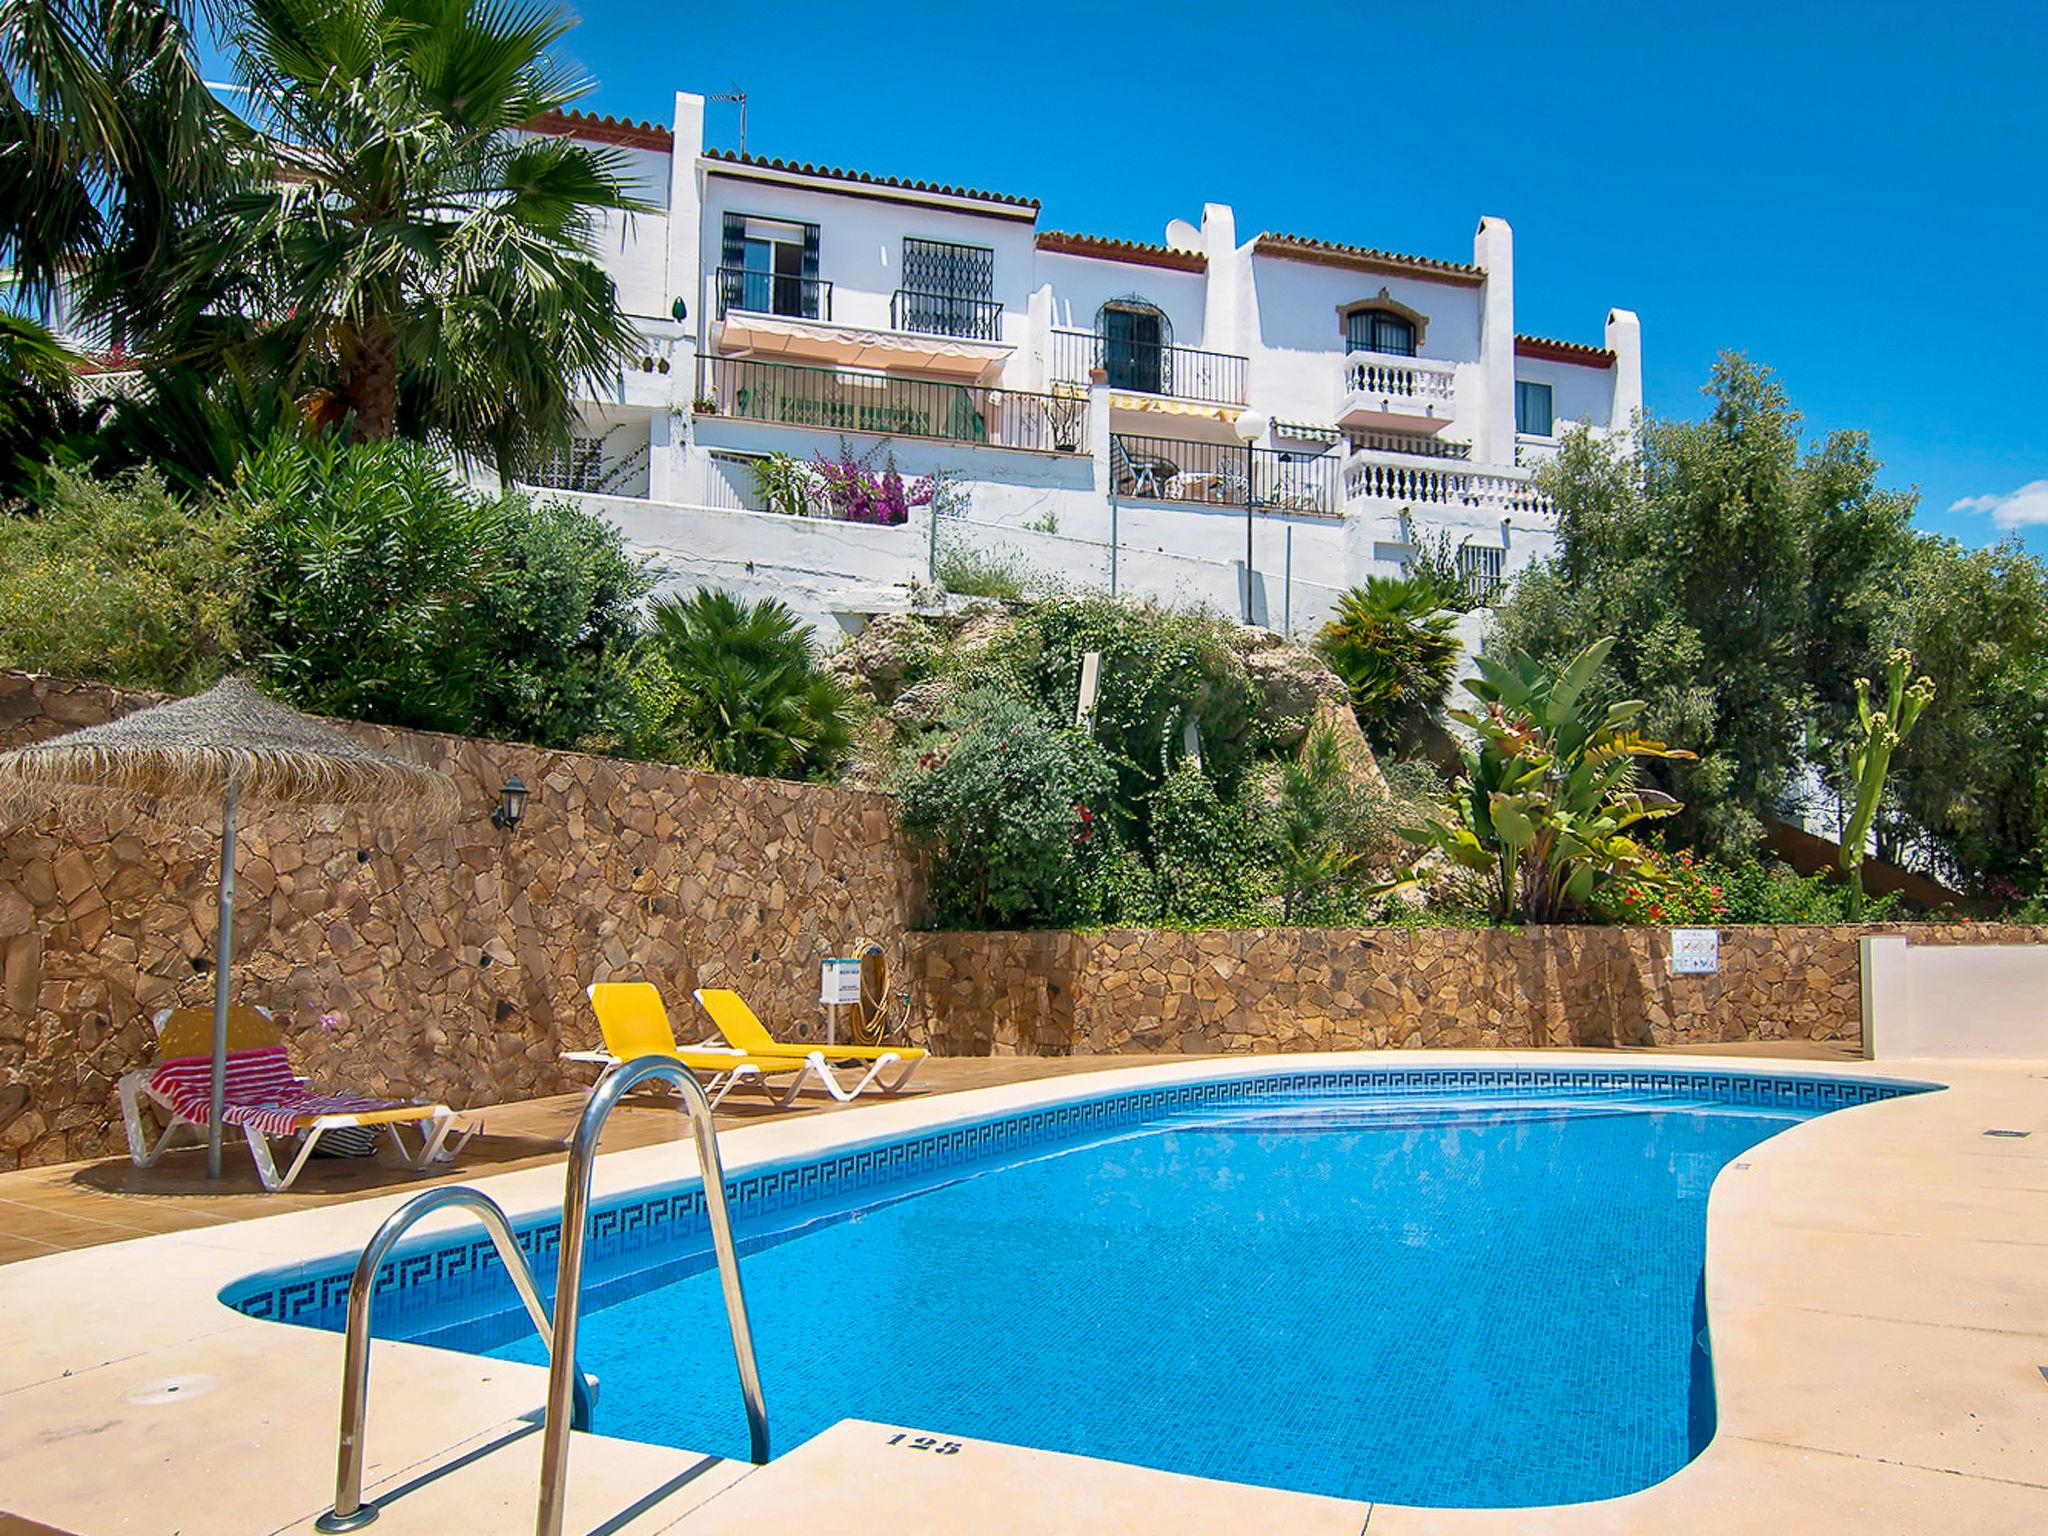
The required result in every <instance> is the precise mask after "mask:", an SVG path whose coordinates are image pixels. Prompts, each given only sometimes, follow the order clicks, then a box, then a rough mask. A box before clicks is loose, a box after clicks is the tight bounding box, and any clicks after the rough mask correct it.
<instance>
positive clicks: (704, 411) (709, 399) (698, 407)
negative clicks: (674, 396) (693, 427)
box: [690, 395, 718, 416]
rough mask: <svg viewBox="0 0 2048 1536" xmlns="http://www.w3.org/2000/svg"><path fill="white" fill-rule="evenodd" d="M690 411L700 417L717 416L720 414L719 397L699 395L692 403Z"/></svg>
mask: <svg viewBox="0 0 2048 1536" xmlns="http://www.w3.org/2000/svg"><path fill="white" fill-rule="evenodd" d="M690 409H691V410H692V411H694V412H695V413H696V414H697V415H699V416H716V415H717V414H718V397H717V396H715V395H698V396H697V397H696V398H695V399H694V400H692V401H691V402H690Z"/></svg>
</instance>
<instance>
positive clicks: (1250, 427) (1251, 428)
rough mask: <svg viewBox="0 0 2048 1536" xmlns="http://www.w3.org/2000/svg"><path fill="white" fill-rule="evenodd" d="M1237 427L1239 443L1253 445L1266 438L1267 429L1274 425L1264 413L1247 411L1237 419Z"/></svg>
mask: <svg viewBox="0 0 2048 1536" xmlns="http://www.w3.org/2000/svg"><path fill="white" fill-rule="evenodd" d="M1235 425H1236V427H1237V439H1238V441H1239V442H1241V443H1245V444H1251V443H1256V442H1257V441H1258V440H1259V439H1260V438H1262V437H1264V436H1265V435H1266V428H1268V427H1270V426H1271V425H1273V423H1272V420H1271V419H1270V418H1269V417H1268V416H1267V415H1266V414H1265V413H1264V412H1263V411H1246V412H1245V413H1244V414H1243V415H1242V416H1240V417H1238V418H1237V421H1236V423H1235Z"/></svg>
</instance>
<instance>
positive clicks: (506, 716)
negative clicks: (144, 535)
mask: <svg viewBox="0 0 2048 1536" xmlns="http://www.w3.org/2000/svg"><path fill="white" fill-rule="evenodd" d="M228 503H229V506H230V508H231V509H232V513H233V515H234V517H235V520H236V521H237V522H238V523H239V524H240V526H242V528H243V529H244V544H245V548H246V551H247V561H248V573H249V574H248V586H247V595H246V598H245V601H244V605H243V619H244V627H245V629H246V630H247V631H248V633H249V635H250V637H251V644H252V649H253V652H254V660H255V663H256V665H257V667H258V668H259V669H260V670H261V671H262V672H263V673H264V674H265V675H266V676H267V677H269V678H270V680H271V681H272V683H273V684H274V685H275V686H277V687H278V688H279V690H280V691H281V692H283V693H284V694H285V695H286V696H288V697H290V698H291V699H292V700H293V701H294V702H296V703H298V704H300V705H302V706H304V707H305V708H308V709H312V710H317V711H319V712H321V713H324V714H333V715H342V716H347V717H350V718H355V719H363V720H378V721H382V722H384V723H386V724H391V725H405V726H416V727H421V728H425V729H430V730H446V731H459V732H463V733H467V734H472V735H508V734H509V735H513V736H517V737H519V738H522V739H526V740H531V741H534V742H536V743H539V744H542V745H550V746H560V745H570V744H573V743H575V742H578V741H581V740H582V739H584V738H585V737H586V736H588V735H590V734H591V733H592V732H594V731H596V730H598V729H599V727H600V726H601V725H602V724H603V723H604V720H605V717H606V715H607V713H608V712H609V711H611V710H613V709H615V708H616V707H617V706H618V703H619V701H620V700H621V699H622V698H623V696H624V687H625V684H624V678H623V675H622V662H621V656H622V653H623V651H624V649H625V647H626V646H627V645H628V644H629V643H630V641H631V639H632V636H633V635H634V633H635V631H636V629H637V626H638V619H637V616H636V614H635V610H634V603H635V600H636V599H637V598H638V597H639V596H640V594H641V592H642V591H644V590H645V578H644V576H643V575H642V574H641V572H640V569H639V567H638V566H637V565H636V564H635V563H634V562H632V561H631V560H629V559H628V558H627V556H626V554H625V552H624V548H623V546H622V545H621V543H620V541H619V537H618V535H617V533H616V532H615V531H614V530H612V529H611V528H610V527H609V526H608V525H607V524H605V523H604V522H603V521H602V520H601V519H598V518H595V517H592V516H590V515H589V514H587V513H584V512H581V511H579V510H576V509H574V508H571V507H566V506H546V507H541V508H538V509H536V508H534V507H532V506H530V505H529V504H528V503H527V502H526V501H525V500H524V499H523V498H518V497H511V498H505V499H497V498H492V497H488V496H482V495H479V494H477V493H475V492H473V491H471V490H469V489H468V488H466V487H465V486H463V485H462V484H461V483H460V482H459V481H457V480H456V478H455V476H454V475H453V474H452V473H451V472H450V470H449V469H448V468H447V467H446V465H445V463H444V461H442V460H441V459H440V458H439V457H438V456H437V455H436V454H435V453H433V452H432V451H431V450H430V449H427V448H425V447H422V446H420V445H417V444H413V443H406V442H401V441H396V440H386V441H382V442H368V443H356V444H353V445H348V446H344V445H342V444H340V443H339V442H337V441H336V440H334V439H332V438H323V439H316V440H310V441H309V440H302V439H295V438H278V439H274V440H273V441H272V442H271V443H270V444H269V445H268V446H267V447H265V448H264V449H263V451H262V452H260V453H258V454H257V455H256V456H255V457H254V458H252V459H251V460H250V461H249V462H248V463H247V464H245V465H244V466H243V468H242V470H241V472H240V473H239V474H238V475H237V477H236V479H235V484H234V486H233V488H232V489H231V491H230V492H229V496H228Z"/></svg>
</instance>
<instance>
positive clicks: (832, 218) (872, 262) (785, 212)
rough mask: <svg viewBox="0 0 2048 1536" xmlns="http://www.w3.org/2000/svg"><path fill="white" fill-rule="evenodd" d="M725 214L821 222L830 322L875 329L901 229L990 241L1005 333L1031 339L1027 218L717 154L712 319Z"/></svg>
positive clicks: (967, 241)
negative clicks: (849, 185) (722, 159)
mask: <svg viewBox="0 0 2048 1536" xmlns="http://www.w3.org/2000/svg"><path fill="white" fill-rule="evenodd" d="M734 169H739V168H737V167H735V168H734ZM727 213H739V214H747V215H751V216H754V217H758V218H766V219H783V220H787V221H789V222H791V223H797V224H816V225H817V226H818V227H819V232H818V276H819V277H820V278H822V279H823V280H825V281H826V282H829V283H830V284H831V285H832V320H833V323H835V324H839V325H851V326H861V327H866V328H870V329H874V330H886V329H887V328H888V326H889V305H890V300H891V297H892V296H893V295H894V293H895V291H896V290H897V288H899V287H901V286H902V270H903V239H904V236H906V235H908V236H911V237H913V238H916V239H924V240H945V241H950V242H952V243H953V244H956V245H980V246H987V247H990V248H992V249H993V250H994V251H995V286H994V292H993V297H994V298H996V299H998V300H1000V301H1001V303H1002V306H1003V317H1002V340H1003V341H1004V342H1005V343H1006V344H1008V345H1010V346H1012V347H1017V348H1019V349H1022V348H1023V347H1024V345H1025V343H1026V341H1027V339H1028V336H1027V330H1026V311H1027V309H1028V306H1029V302H1030V296H1031V287H1032V259H1033V257H1034V256H1035V255H1036V252H1035V250H1034V249H1033V246H1032V226H1031V223H1030V221H1029V220H1028V219H1022V218H1006V217H1000V216H993V217H992V216H988V215H975V214H968V213H954V212H951V211H948V210H943V209H937V208H924V207H917V206H912V205H910V204H908V203H903V202H885V201H882V200H881V199H879V198H874V197H866V196H861V195H858V189H849V191H844V192H842V191H832V192H826V191H820V190H815V189H813V188H809V187H797V186H788V185H780V184H777V183H775V182H770V181H761V180H755V179H753V178H751V177H748V176H746V175H744V174H741V175H735V174H731V173H730V172H727V171H724V170H722V169H721V168H720V167H719V165H718V163H717V162H715V161H714V162H712V163H711V164H710V166H709V167H708V169H707V172H706V175H705V189H704V208H703V214H702V221H701V226H700V228H701V233H700V235H699V239H700V240H701V241H702V244H703V250H702V254H701V257H700V261H701V266H702V279H701V284H700V293H701V295H702V303H703V305H704V312H705V314H706V315H707V316H708V317H715V316H716V314H717V299H716V294H715V292H714V290H713V284H714V283H715V281H716V275H715V274H716V273H717V270H718V258H719V248H720V245H721V243H722V241H723V237H724V227H725V215H726V214H727ZM1089 318H1090V320H1091V321H1092V320H1093V318H1094V316H1093V314H1092V312H1091V314H1090V317H1089ZM1014 367H1016V360H1015V356H1014V355H1013V357H1012V360H1011V362H1010V364H1008V365H1007V366H1006V367H1005V369H1004V377H1005V382H1021V380H1016V381H1013V380H1011V379H1010V377H1009V375H1010V371H1011V369H1012V368H1014Z"/></svg>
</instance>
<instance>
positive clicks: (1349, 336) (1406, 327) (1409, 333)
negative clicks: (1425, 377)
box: [1338, 288, 1429, 357]
mask: <svg viewBox="0 0 2048 1536" xmlns="http://www.w3.org/2000/svg"><path fill="white" fill-rule="evenodd" d="M1338 313H1339V314H1340V315H1342V316H1343V317H1344V350H1345V351H1347V352H1385V353H1389V354H1391V355H1393V356H1395V357H1413V356H1415V354H1416V352H1417V351H1418V350H1419V349H1420V347H1421V346H1422V337H1423V334H1424V332H1426V331H1427V330H1428V329H1429V317H1428V316H1426V315H1422V314H1418V313H1417V312H1416V311H1415V310H1412V309H1410V308H1409V307H1408V306H1407V305H1406V304H1403V303H1401V302H1400V301H1399V300H1397V299H1395V298H1393V297H1392V296H1391V295H1390V294H1389V293H1388V292H1387V290H1386V289H1384V288H1382V289H1381V290H1380V292H1379V297H1378V298H1376V299H1366V300H1364V301H1362V302H1361V303H1357V304H1350V305H1347V306H1345V307H1344V308H1343V309H1341V310H1339V311H1338Z"/></svg>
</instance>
